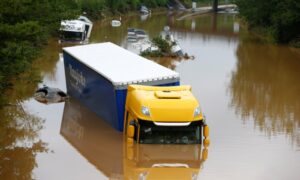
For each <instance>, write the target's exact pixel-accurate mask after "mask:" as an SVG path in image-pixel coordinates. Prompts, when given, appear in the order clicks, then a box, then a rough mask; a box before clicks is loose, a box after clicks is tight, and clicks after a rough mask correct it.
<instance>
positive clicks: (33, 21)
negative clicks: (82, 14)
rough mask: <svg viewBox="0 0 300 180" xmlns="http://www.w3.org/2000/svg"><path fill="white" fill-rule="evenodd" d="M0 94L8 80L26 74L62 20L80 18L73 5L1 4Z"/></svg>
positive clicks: (43, 1)
mask: <svg viewBox="0 0 300 180" xmlns="http://www.w3.org/2000/svg"><path fill="white" fill-rule="evenodd" d="M0 12H1V13H0V39H1V41H0V63H1V66H0V80H1V81H0V93H2V91H3V90H4V88H6V87H7V86H8V85H10V83H9V80H10V79H11V77H14V76H16V75H18V74H19V73H21V72H24V71H25V70H27V69H28V68H29V66H30V64H31V62H32V60H33V59H34V57H35V56H36V55H37V54H38V52H39V50H40V48H41V47H42V45H43V44H45V43H46V41H47V38H48V37H49V36H50V35H51V34H55V33H56V32H57V30H58V29H59V25H60V21H61V19H68V18H74V17H75V15H78V14H79V9H78V6H77V4H76V3H75V1H69V0H60V1H58V0H1V1H0Z"/></svg>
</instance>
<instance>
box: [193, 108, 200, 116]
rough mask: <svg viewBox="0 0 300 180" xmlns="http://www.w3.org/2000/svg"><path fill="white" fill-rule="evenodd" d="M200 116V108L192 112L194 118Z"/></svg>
mask: <svg viewBox="0 0 300 180" xmlns="http://www.w3.org/2000/svg"><path fill="white" fill-rule="evenodd" d="M200 114H201V109H200V107H197V108H196V109H195V111H194V117H196V116H199V115H200Z"/></svg>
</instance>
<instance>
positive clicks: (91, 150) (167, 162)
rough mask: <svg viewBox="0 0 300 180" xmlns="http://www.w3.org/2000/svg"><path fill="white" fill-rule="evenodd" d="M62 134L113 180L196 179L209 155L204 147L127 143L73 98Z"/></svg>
mask: <svg viewBox="0 0 300 180" xmlns="http://www.w3.org/2000/svg"><path fill="white" fill-rule="evenodd" d="M60 133H61V134H62V135H63V137H64V138H65V139H66V140H67V141H69V142H70V143H71V144H72V145H73V146H74V147H75V148H76V149H77V150H78V151H79V152H80V153H81V154H82V155H83V156H84V157H85V158H86V159H87V160H88V161H89V162H91V163H92V164H93V165H94V166H95V167H97V168H98V169H99V170H100V171H101V172H102V173H104V174H105V176H107V177H109V178H112V179H139V178H141V177H143V178H147V179H165V178H167V179H191V177H194V178H196V177H197V175H198V173H199V170H200V168H201V167H202V165H203V163H204V161H205V160H206V159H207V156H208V149H207V148H202V147H201V145H138V144H131V145H130V144H126V142H124V141H123V135H122V133H120V132H117V131H115V130H114V129H112V128H111V127H110V126H109V125H108V124H106V123H105V122H104V121H103V120H101V119H100V118H99V117H98V116H96V114H94V113H93V112H91V111H89V110H88V109H87V108H86V107H84V106H82V105H81V104H80V103H79V102H78V101H77V100H75V99H73V98H70V100H69V101H67V102H66V104H65V109H64V114H63V119H62V123H61V129H60Z"/></svg>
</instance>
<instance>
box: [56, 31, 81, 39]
mask: <svg viewBox="0 0 300 180" xmlns="http://www.w3.org/2000/svg"><path fill="white" fill-rule="evenodd" d="M61 38H62V39H65V40H82V38H83V37H82V32H71V31H62V32H61Z"/></svg>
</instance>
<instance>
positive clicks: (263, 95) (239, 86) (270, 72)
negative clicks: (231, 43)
mask: <svg viewBox="0 0 300 180" xmlns="http://www.w3.org/2000/svg"><path fill="white" fill-rule="evenodd" d="M237 57H238V61H237V65H236V70H234V71H233V72H232V78H231V83H230V85H229V91H230V94H231V106H232V107H233V108H235V111H236V114H238V115H240V116H241V117H242V119H243V121H246V120H247V119H250V118H253V119H254V123H255V126H256V127H259V129H260V130H261V131H263V132H265V133H266V134H267V135H268V136H272V135H276V134H278V133H284V134H286V135H288V138H289V139H291V140H292V142H293V143H296V144H297V145H298V146H300V133H299V132H300V131H299V129H300V101H299V100H300V94H299V92H300V84H299V77H300V61H299V54H297V53H296V52H294V51H292V50H291V49H289V48H287V47H281V46H271V45H258V44H252V43H240V44H239V46H238V48H237Z"/></svg>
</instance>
